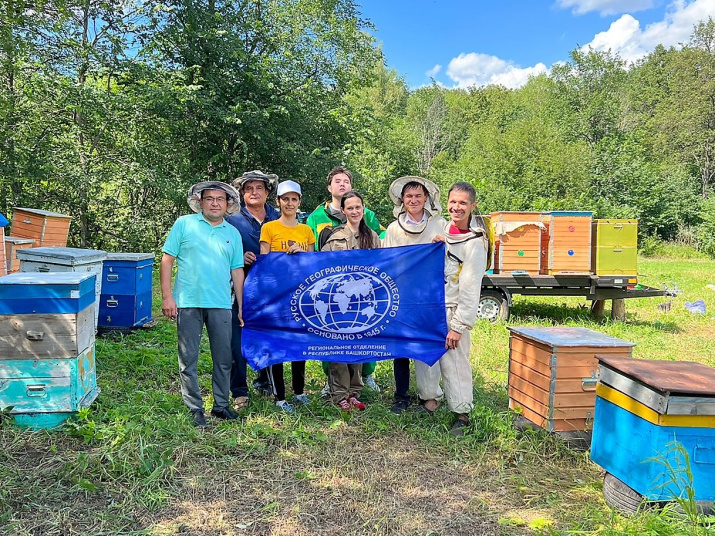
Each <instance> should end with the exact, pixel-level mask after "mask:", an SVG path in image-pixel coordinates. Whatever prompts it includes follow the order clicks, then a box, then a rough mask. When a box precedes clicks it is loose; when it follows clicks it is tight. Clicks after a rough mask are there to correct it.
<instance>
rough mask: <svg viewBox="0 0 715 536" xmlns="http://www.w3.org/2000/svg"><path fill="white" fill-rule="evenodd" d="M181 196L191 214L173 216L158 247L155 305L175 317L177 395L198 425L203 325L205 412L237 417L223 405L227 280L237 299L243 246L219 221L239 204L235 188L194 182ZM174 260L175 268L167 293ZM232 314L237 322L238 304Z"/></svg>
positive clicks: (227, 349) (228, 321) (231, 229)
mask: <svg viewBox="0 0 715 536" xmlns="http://www.w3.org/2000/svg"><path fill="white" fill-rule="evenodd" d="M187 201H188V203H189V206H190V207H191V209H192V210H193V211H194V212H195V213H196V214H189V215H188V216H182V217H180V218H179V219H178V220H176V222H175V223H174V225H173V226H172V227H171V230H170V231H169V235H168V236H167V238H166V242H165V243H164V247H163V248H162V251H163V252H164V255H163V256H162V259H161V266H160V270H159V279H160V281H161V296H162V301H161V310H162V312H163V313H164V315H165V316H166V317H168V318H171V319H176V332H177V337H178V353H179V378H180V381H181V395H182V397H183V399H184V403H185V404H186V406H187V407H188V408H189V410H190V411H191V415H192V419H193V422H194V425H196V426H199V427H203V426H206V419H205V417H204V407H203V400H202V397H201V389H200V387H199V380H198V372H197V367H198V362H199V343H200V342H201V333H202V331H203V328H204V325H205V326H206V331H207V332H208V336H209V343H210V346H211V358H212V360H213V373H212V387H213V395H214V405H213V409H212V410H211V415H213V416H214V417H216V418H219V419H235V418H236V417H237V415H236V413H234V412H233V411H232V410H231V408H230V407H229V381H230V374H231V362H232V358H231V305H232V299H231V281H233V287H234V290H235V293H236V299H237V300H238V303H239V304H240V303H241V299H242V296H243V279H244V275H243V246H242V244H241V235H240V233H239V232H238V231H237V230H236V228H235V227H233V226H232V225H229V224H228V223H227V222H226V220H224V215H226V214H233V213H234V212H236V211H237V210H238V209H239V206H240V205H239V197H238V192H236V190H235V188H233V187H232V186H230V185H228V184H226V183H223V182H219V181H208V182H200V183H198V184H195V185H194V186H192V187H191V188H190V189H189V194H188V198H187ZM174 261H176V262H177V264H178V267H177V272H176V280H175V282H174V290H173V293H172V289H171V273H172V270H173V266H174ZM238 315H239V316H238V320H239V322H243V320H242V316H241V311H240V309H239V312H238Z"/></svg>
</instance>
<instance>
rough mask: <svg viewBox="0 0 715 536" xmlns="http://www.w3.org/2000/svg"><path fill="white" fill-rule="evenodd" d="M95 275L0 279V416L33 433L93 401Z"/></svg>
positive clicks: (94, 378) (94, 379)
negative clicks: (0, 411)
mask: <svg viewBox="0 0 715 536" xmlns="http://www.w3.org/2000/svg"><path fill="white" fill-rule="evenodd" d="M94 281H95V276H94V274H87V273H85V274H77V273H68V272H55V273H29V274H27V273H15V274H11V275H8V276H5V277H0V408H7V407H12V410H11V412H10V413H11V414H13V415H14V418H15V422H16V423H18V424H20V425H24V426H29V427H32V428H49V427H54V426H57V425H59V424H61V423H62V422H63V421H64V420H66V419H67V418H68V417H69V416H71V415H73V414H74V413H76V412H77V411H78V410H79V409H80V408H83V407H87V406H88V405H89V404H91V402H92V401H93V400H94V399H95V398H96V396H97V394H98V392H99V389H98V388H97V380H96V367H95V356H94V317H95V314H94Z"/></svg>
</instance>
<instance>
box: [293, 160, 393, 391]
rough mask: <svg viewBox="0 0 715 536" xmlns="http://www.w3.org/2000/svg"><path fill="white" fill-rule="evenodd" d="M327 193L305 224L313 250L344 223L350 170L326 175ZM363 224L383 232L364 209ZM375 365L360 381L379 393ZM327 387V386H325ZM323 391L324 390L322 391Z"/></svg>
mask: <svg viewBox="0 0 715 536" xmlns="http://www.w3.org/2000/svg"><path fill="white" fill-rule="evenodd" d="M327 182H328V192H330V201H326V202H325V203H324V204H322V205H318V206H317V207H316V208H315V210H314V211H313V212H311V214H310V216H308V219H307V221H306V222H305V223H306V224H307V225H308V227H310V228H311V230H312V231H313V234H314V235H315V249H316V250H317V251H320V248H321V246H322V245H323V244H324V243H325V242H326V240H327V237H328V233H329V232H328V233H325V234H324V235H323V240H322V243H321V240H320V234H321V233H322V232H323V230H325V229H326V228H332V227H337V226H338V225H342V224H344V223H345V221H346V219H345V214H343V212H342V211H341V210H340V201H341V200H342V198H343V195H344V194H345V193H347V192H349V191H350V190H352V189H353V174H352V173H350V170H349V169H348V168H346V167H343V166H335V167H334V168H333V169H331V170H330V173H328V178H327ZM364 218H365V223H366V224H367V226H368V227H369V228H370V229H372V230H373V231H375V232H376V233H377V234H378V235H379V234H380V233H381V232H382V231H383V230H384V228H383V227H382V226H381V225H380V222H379V221H378V220H377V217H376V216H375V213H374V212H373V211H372V210H370V209H369V208H367V207H365V216H364ZM375 366H376V365H375V363H374V362H369V363H363V365H362V381H363V384H364V385H365V387H367V388H368V389H372V390H373V391H378V392H379V391H380V387H379V386H378V385H377V382H376V381H375V378H374V376H373V373H374V372H375ZM323 371H324V372H325V374H326V375H327V374H328V363H327V362H323ZM326 387H327V386H326ZM324 391H325V390H324Z"/></svg>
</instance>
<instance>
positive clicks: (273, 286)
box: [241, 243, 447, 370]
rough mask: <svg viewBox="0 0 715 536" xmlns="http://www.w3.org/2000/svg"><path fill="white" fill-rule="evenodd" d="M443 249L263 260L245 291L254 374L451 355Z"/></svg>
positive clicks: (430, 360) (246, 351)
mask: <svg viewBox="0 0 715 536" xmlns="http://www.w3.org/2000/svg"><path fill="white" fill-rule="evenodd" d="M444 255H445V246H444V244H443V243H435V244H423V245H418V246H403V247H395V248H385V249H356V250H352V251H329V252H318V253H297V254H295V255H288V254H286V253H282V252H276V253H269V254H268V255H260V256H259V257H258V260H256V262H255V263H254V265H253V266H252V267H251V271H250V272H249V274H248V277H247V278H246V283H245V287H244V291H243V319H244V322H245V326H244V328H243V334H242V340H241V343H242V349H243V355H244V356H245V357H246V360H247V361H248V363H249V364H250V365H251V367H253V369H255V370H258V369H261V368H263V367H267V366H268V365H273V364H275V363H281V362H286V361H302V360H307V359H315V360H319V361H333V362H338V363H363V362H365V361H377V360H381V359H394V358H396V357H409V358H412V359H419V360H420V361H424V362H425V363H427V364H429V365H433V364H434V363H436V362H437V360H438V359H439V358H440V357H442V355H443V354H444V353H445V349H444V343H445V339H446V337H447V318H446V312H445V306H444Z"/></svg>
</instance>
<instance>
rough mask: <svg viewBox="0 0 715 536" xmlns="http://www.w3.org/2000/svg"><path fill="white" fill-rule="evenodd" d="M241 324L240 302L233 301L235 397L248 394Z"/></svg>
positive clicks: (232, 388) (232, 371) (232, 380)
mask: <svg viewBox="0 0 715 536" xmlns="http://www.w3.org/2000/svg"><path fill="white" fill-rule="evenodd" d="M241 331H242V329H241V326H240V324H239V323H238V304H237V303H236V302H235V301H234V302H233V309H232V312H231V356H232V358H233V361H232V363H233V364H232V365H231V394H232V395H233V397H234V398H236V397H239V396H248V383H247V380H246V358H245V357H243V352H242V351H241Z"/></svg>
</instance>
